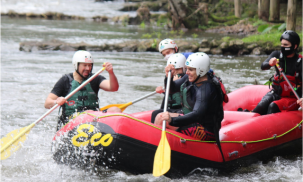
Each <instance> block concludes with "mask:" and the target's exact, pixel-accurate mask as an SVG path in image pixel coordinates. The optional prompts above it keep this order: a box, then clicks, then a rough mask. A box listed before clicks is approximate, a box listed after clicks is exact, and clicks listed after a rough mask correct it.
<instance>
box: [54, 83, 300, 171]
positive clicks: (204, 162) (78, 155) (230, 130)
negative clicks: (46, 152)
mask: <svg viewBox="0 0 303 182" xmlns="http://www.w3.org/2000/svg"><path fill="white" fill-rule="evenodd" d="M268 91H269V89H268V86H260V85H258V86H246V87H243V88H241V89H238V90H236V91H234V92H232V93H230V94H229V102H228V103H227V104H225V105H224V120H223V121H222V128H221V130H220V140H221V147H222V151H223V155H224V158H225V161H226V162H223V159H222V155H221V153H220V151H219V149H218V146H217V144H216V142H214V141H213V142H201V141H196V140H195V139H194V138H191V137H189V136H187V135H184V134H181V133H178V132H175V131H171V130H167V139H168V142H169V145H170V147H171V152H172V153H171V168H170V170H169V172H168V173H167V174H166V175H167V176H171V177H172V176H173V177H179V176H183V175H187V174H189V173H190V172H192V171H193V170H195V169H197V168H214V169H219V170H230V169H235V168H237V167H240V166H247V165H249V164H251V163H254V162H256V161H260V160H261V161H263V160H267V159H269V158H271V157H273V156H274V155H285V154H286V155H288V154H300V153H302V127H301V126H302V112H301V111H290V112H281V113H276V114H270V115H264V116H260V115H259V114H256V113H250V112H239V111H237V109H238V108H239V107H241V108H246V109H249V110H252V109H253V108H254V107H255V106H256V105H257V104H258V102H259V101H260V100H261V98H262V97H263V96H264V95H265V94H266V93H267V92H268ZM151 112H152V111H146V112H140V113H134V114H124V113H107V114H104V113H102V112H97V111H88V112H85V113H83V114H81V115H79V116H78V117H76V118H75V119H74V120H73V121H71V122H69V123H68V124H67V125H65V126H64V127H63V128H62V129H61V130H60V131H58V132H57V134H56V135H55V137H54V139H53V142H54V145H53V153H54V159H55V160H56V161H57V162H59V163H67V164H71V165H73V164H78V165H80V166H85V165H92V164H94V165H97V166H98V165H99V166H107V167H109V168H112V169H117V170H122V171H127V172H131V173H134V174H142V173H152V169H153V161H154V156H155V151H156V149H157V147H158V144H159V141H160V139H161V127H160V126H155V125H153V124H152V123H150V117H151Z"/></svg>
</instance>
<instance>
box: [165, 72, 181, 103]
mask: <svg viewBox="0 0 303 182" xmlns="http://www.w3.org/2000/svg"><path fill="white" fill-rule="evenodd" d="M184 75H185V74H178V76H179V77H181V78H182V77H183V76H184ZM168 107H169V108H170V109H179V108H180V109H181V108H182V106H181V95H180V92H176V93H173V94H170V95H169V97H168Z"/></svg>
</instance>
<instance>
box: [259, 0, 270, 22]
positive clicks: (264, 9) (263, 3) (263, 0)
mask: <svg viewBox="0 0 303 182" xmlns="http://www.w3.org/2000/svg"><path fill="white" fill-rule="evenodd" d="M258 16H259V19H261V20H264V21H268V17H269V0H258Z"/></svg>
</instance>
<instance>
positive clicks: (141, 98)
mask: <svg viewBox="0 0 303 182" xmlns="http://www.w3.org/2000/svg"><path fill="white" fill-rule="evenodd" d="M156 93H157V92H156V91H154V92H152V93H149V94H147V95H145V96H143V97H140V98H138V99H136V100H134V101H132V104H134V103H136V102H139V101H141V100H143V99H145V98H147V97H150V96H152V95H155V94H156Z"/></svg>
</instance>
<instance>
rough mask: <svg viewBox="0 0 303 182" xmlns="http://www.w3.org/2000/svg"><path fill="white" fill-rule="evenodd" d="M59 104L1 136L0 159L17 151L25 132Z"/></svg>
mask: <svg viewBox="0 0 303 182" xmlns="http://www.w3.org/2000/svg"><path fill="white" fill-rule="evenodd" d="M104 69H105V67H103V68H102V69H100V70H99V71H98V72H97V73H95V74H94V75H92V76H91V77H90V78H89V79H87V80H86V81H85V82H83V83H82V84H81V85H80V86H79V87H78V88H76V89H75V90H74V91H72V92H71V93H69V94H68V95H67V96H66V97H65V99H66V100H67V99H69V98H70V97H71V96H72V95H74V94H75V93H76V92H78V91H79V90H80V89H82V88H83V87H85V85H87V84H88V83H89V82H90V81H92V80H93V79H94V78H96V77H97V76H98V75H99V74H100V73H101V72H102V71H103V70H104ZM58 106H59V105H58V104H55V105H54V106H53V107H52V108H50V109H49V110H48V111H47V112H46V113H45V114H43V115H42V116H41V117H40V118H38V119H37V120H36V121H35V122H33V123H32V124H30V125H29V126H26V127H24V128H21V129H16V130H14V131H12V132H10V133H8V134H7V135H6V136H5V137H3V138H1V141H0V149H1V160H4V159H7V158H8V157H9V156H11V155H12V154H13V153H14V152H15V151H17V150H18V149H19V148H20V147H21V144H22V143H23V142H24V141H25V140H26V137H27V134H28V133H29V132H30V130H31V129H32V128H33V127H34V126H35V125H36V124H37V123H39V122H40V121H41V120H42V119H43V118H45V117H46V116H47V115H49V114H50V113H51V112H53V111H54V110H55V109H56V108H57V107H58Z"/></svg>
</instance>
